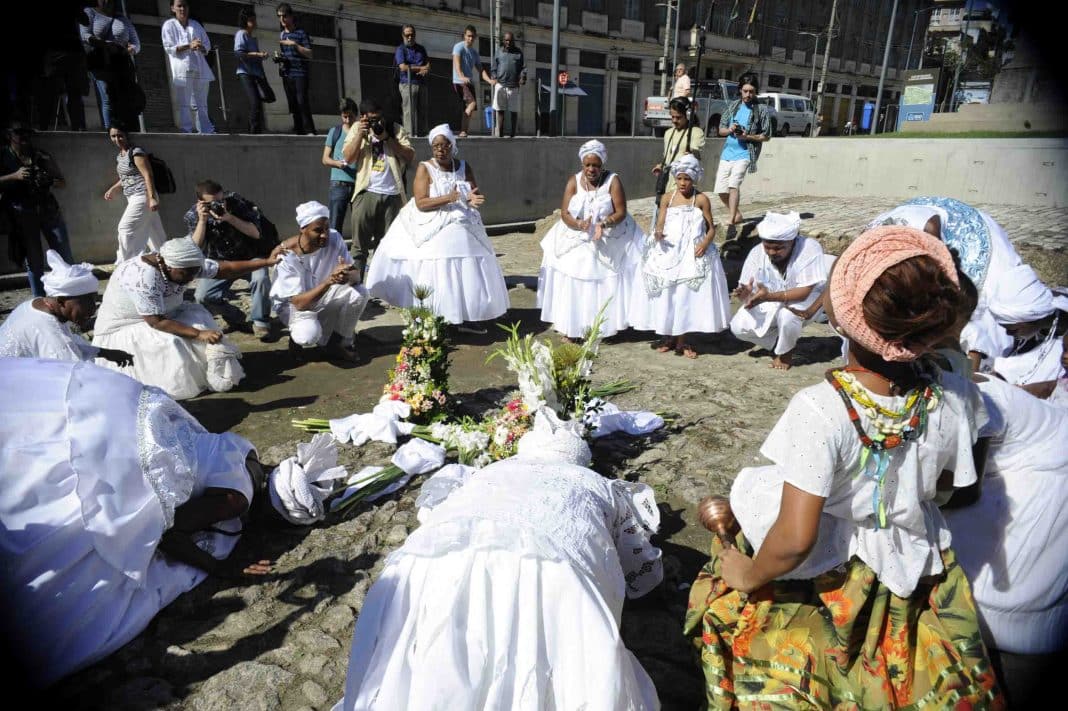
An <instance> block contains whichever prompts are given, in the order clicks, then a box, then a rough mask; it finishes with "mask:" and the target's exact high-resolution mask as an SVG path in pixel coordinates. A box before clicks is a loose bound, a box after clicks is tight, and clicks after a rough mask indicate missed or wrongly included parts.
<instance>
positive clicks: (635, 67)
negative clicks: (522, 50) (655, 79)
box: [550, 50, 642, 74]
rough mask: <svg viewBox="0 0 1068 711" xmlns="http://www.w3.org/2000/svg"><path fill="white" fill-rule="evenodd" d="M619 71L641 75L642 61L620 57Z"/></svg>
mask: <svg viewBox="0 0 1068 711" xmlns="http://www.w3.org/2000/svg"><path fill="white" fill-rule="evenodd" d="M550 51H551V50H550ZM619 71H621V72H628V73H631V74H641V73H642V60H640V59H638V58H637V57H620V58H619Z"/></svg>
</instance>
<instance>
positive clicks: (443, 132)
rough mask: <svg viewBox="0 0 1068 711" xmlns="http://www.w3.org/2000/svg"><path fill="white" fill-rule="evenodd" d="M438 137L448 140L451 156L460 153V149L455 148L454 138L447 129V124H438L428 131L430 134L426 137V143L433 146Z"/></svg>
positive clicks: (449, 129)
mask: <svg viewBox="0 0 1068 711" xmlns="http://www.w3.org/2000/svg"><path fill="white" fill-rule="evenodd" d="M438 136H445V138H447V139H449V145H450V146H452V154H453V155H456V154H457V153H459V152H460V149H459V148H457V147H456V136H455V135H454V134H453V132H452V129H451V128H449V124H447V123H439V124H438V125H437V126H435V127H434V128H432V129H430V134H429V135H428V136H427V137H426V140H427V143H429V144H430V145H431V146H433V145H434V139H435V138H437V137H438Z"/></svg>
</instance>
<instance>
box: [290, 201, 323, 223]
mask: <svg viewBox="0 0 1068 711" xmlns="http://www.w3.org/2000/svg"><path fill="white" fill-rule="evenodd" d="M324 217H326V218H329V217H330V208H328V207H327V206H326V205H324V204H322V203H321V202H316V201H315V200H312V201H311V202H302V203H301V204H299V205H297V224H298V225H299V226H301V227H304V226H305V225H308V224H310V223H312V222H315V221H316V220H319V219H322V218H324Z"/></svg>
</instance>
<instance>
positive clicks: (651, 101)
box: [642, 79, 738, 136]
mask: <svg viewBox="0 0 1068 711" xmlns="http://www.w3.org/2000/svg"><path fill="white" fill-rule="evenodd" d="M695 93H696V96H697V118H698V120H699V121H700V126H701V128H703V129H704V131H705V134H706V135H709V136H714V135H715V132H716V130H717V129H718V128H719V118H720V116H722V115H723V112H724V111H726V110H727V105H728V104H730V102H732V101H734V100H735V99H737V98H738V83H737V82H733V81H727V80H726V79H717V80H714V81H702V82H697V83H696V92H695ZM670 101H671V97H668V96H650V97H649V98H647V99H646V100H645V110H644V112H643V113H642V123H643V124H644V125H646V126H649V127H650V128H652V129H653V134H654V135H656V136H663V135H664V132H665V131H667V130H668V129H669V128H671V111H670V110H669V109H668V103H670Z"/></svg>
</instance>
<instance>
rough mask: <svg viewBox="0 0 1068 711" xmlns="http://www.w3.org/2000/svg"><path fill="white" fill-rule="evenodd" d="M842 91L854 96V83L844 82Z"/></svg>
mask: <svg viewBox="0 0 1068 711" xmlns="http://www.w3.org/2000/svg"><path fill="white" fill-rule="evenodd" d="M841 93H842V94H845V95H846V96H852V94H853V85H852V84H842V91H841Z"/></svg>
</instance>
